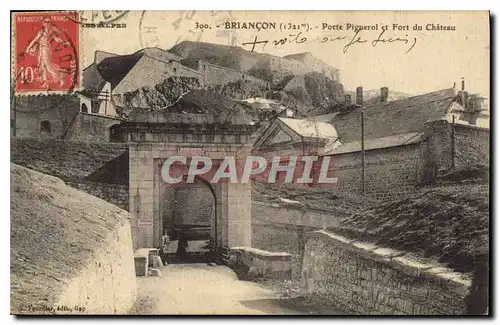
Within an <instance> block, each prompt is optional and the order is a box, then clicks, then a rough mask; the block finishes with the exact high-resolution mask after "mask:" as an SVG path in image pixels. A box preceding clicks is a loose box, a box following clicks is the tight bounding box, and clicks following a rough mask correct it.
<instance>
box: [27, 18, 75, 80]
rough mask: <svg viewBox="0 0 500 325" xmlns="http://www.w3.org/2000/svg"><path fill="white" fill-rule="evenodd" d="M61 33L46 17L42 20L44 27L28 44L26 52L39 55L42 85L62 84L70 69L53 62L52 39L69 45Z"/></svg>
mask: <svg viewBox="0 0 500 325" xmlns="http://www.w3.org/2000/svg"><path fill="white" fill-rule="evenodd" d="M60 34H62V31H61V30H60V29H59V28H57V27H56V26H54V25H52V24H51V23H50V20H49V19H47V18H46V19H44V20H43V22H42V29H41V30H40V31H39V32H38V34H37V35H36V36H35V38H34V39H32V40H31V42H30V43H29V44H28V46H26V50H25V52H26V53H27V54H29V55H37V57H38V69H39V72H40V76H39V78H40V82H41V85H42V87H48V86H49V84H50V83H51V82H56V83H59V85H60V86H63V84H64V77H65V74H66V73H67V72H68V71H65V70H64V69H62V68H61V67H59V66H58V65H57V64H55V63H54V62H53V60H52V49H51V45H50V44H51V43H52V41H55V42H56V43H57V44H61V45H63V46H67V45H69V43H68V42H67V41H63V40H62V39H61V38H60V37H59V35H60ZM37 52H38V53H37Z"/></svg>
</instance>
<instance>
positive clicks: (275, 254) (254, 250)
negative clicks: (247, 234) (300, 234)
mask: <svg viewBox="0 0 500 325" xmlns="http://www.w3.org/2000/svg"><path fill="white" fill-rule="evenodd" d="M230 249H231V251H238V252H242V253H248V254H250V255H254V256H259V257H263V258H279V259H288V258H290V259H291V258H292V255H291V254H289V253H285V252H269V251H265V250H262V249H258V248H253V247H243V246H238V247H231V248H230Z"/></svg>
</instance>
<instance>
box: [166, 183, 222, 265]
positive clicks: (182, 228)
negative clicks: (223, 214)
mask: <svg viewBox="0 0 500 325" xmlns="http://www.w3.org/2000/svg"><path fill="white" fill-rule="evenodd" d="M169 190H170V191H171V193H170V195H169V198H168V199H169V200H170V202H168V203H167V204H168V205H169V207H168V209H166V211H164V213H163V229H164V231H165V233H166V234H167V235H168V236H169V238H170V245H169V249H168V254H167V256H166V257H167V262H168V263H199V262H211V261H212V260H213V259H214V258H215V249H216V245H215V243H216V240H217V238H216V237H217V236H216V225H217V222H216V197H215V192H214V190H213V188H212V185H211V184H210V183H209V182H207V181H206V180H204V179H201V178H196V179H195V182H194V183H192V184H181V185H177V186H175V187H172V188H169Z"/></svg>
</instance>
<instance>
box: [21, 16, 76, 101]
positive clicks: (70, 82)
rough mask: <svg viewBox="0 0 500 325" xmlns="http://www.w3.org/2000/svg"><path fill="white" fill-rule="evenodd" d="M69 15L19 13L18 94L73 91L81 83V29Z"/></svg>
mask: <svg viewBox="0 0 500 325" xmlns="http://www.w3.org/2000/svg"><path fill="white" fill-rule="evenodd" d="M69 15H70V14H68V13H23V14H18V15H16V16H15V31H16V33H15V67H14V74H13V75H14V83H15V91H16V93H18V94H19V93H37V92H48V93H50V92H72V91H73V90H74V88H75V87H76V86H77V85H78V84H79V79H80V78H79V66H78V36H79V35H78V28H77V26H75V23H74V22H73V21H72V20H70V19H68V16H69ZM73 16H76V13H74V14H73Z"/></svg>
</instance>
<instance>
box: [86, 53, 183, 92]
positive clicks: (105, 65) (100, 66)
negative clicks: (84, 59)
mask: <svg viewBox="0 0 500 325" xmlns="http://www.w3.org/2000/svg"><path fill="white" fill-rule="evenodd" d="M98 54H99V60H97V59H96V60H97V61H96V62H95V63H94V65H96V68H97V72H98V74H99V75H100V76H101V77H102V78H103V79H104V80H106V81H109V82H110V83H111V87H112V88H113V89H114V88H115V87H116V86H117V85H118V84H120V83H121V82H122V81H123V79H124V78H125V77H126V76H127V75H128V74H129V72H130V71H131V70H132V69H133V68H134V67H135V66H136V65H137V63H138V62H139V61H141V59H143V58H144V57H146V59H148V60H145V61H147V66H146V67H141V70H142V73H143V74H144V77H148V74H152V73H154V74H158V73H159V72H161V71H157V70H160V69H161V68H162V67H164V66H165V65H166V64H168V63H169V62H170V61H180V60H181V59H182V58H181V57H179V56H177V55H175V54H173V53H170V52H167V51H164V50H162V49H160V48H156V47H154V48H145V49H142V50H140V51H137V52H135V53H133V54H129V55H116V54H111V53H105V52H100V51H99V53H98V52H96V58H97V56H98ZM89 68H90V69H91V66H89V67H87V68H86V70H89ZM141 75H142V74H141V73H139V74H137V73H136V74H134V76H130V78H129V77H127V79H138V78H139V79H141ZM97 79H98V78H96V85H94V86H93V87H92V88H99V86H101V88H102V85H101V84H100V83H99V84H97ZM139 81H140V80H139ZM128 83H132V84H134V83H139V84H140V82H137V81H133V80H128Z"/></svg>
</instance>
